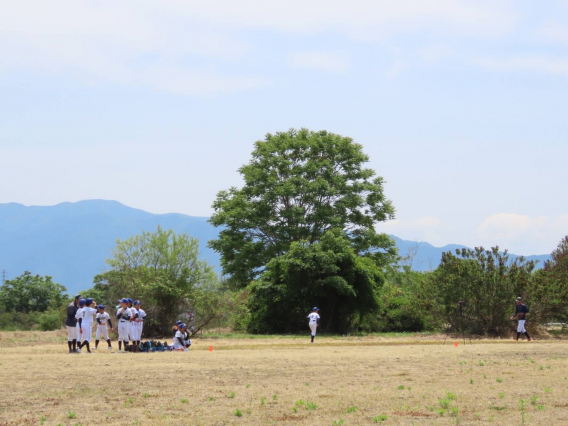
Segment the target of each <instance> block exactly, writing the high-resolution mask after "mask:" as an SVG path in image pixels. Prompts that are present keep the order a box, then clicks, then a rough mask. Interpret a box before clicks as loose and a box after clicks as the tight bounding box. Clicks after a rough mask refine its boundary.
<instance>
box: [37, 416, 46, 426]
mask: <svg viewBox="0 0 568 426" xmlns="http://www.w3.org/2000/svg"><path fill="white" fill-rule="evenodd" d="M46 420H47V417H45V416H41V417H40V418H39V424H40V425H42V424H43V422H45V421H46Z"/></svg>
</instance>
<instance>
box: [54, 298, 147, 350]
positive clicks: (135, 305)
mask: <svg viewBox="0 0 568 426" xmlns="http://www.w3.org/2000/svg"><path fill="white" fill-rule="evenodd" d="M118 302H119V303H120V306H119V308H118V310H117V312H116V319H117V320H118V326H117V328H118V352H129V351H132V350H133V351H134V352H137V351H139V350H140V339H141V337H142V328H143V327H144V319H145V318H146V312H144V310H143V309H141V303H140V301H139V300H136V301H133V300H132V299H130V298H128V299H121V300H119V301H118ZM94 322H96V323H97V332H96V335H95V347H94V348H93V349H98V346H99V341H100V338H101V337H103V338H104V340H106V342H107V344H108V348H107V349H108V350H112V344H111V342H110V338H109V335H108V331H109V328H110V330H114V328H113V326H112V320H111V318H110V315H109V314H108V312H106V311H105V306H104V305H97V304H96V302H95V301H94V300H93V299H91V298H90V297H88V298H86V299H83V298H82V297H81V295H80V294H78V295H76V296H75V299H74V300H73V302H71V303H70V304H69V306H68V307H67V319H66V320H65V325H66V326H67V345H68V346H69V353H81V352H82V351H81V350H82V349H83V348H84V347H86V348H87V352H88V353H92V352H91V345H90V344H91V337H92V325H93V323H94ZM130 342H132V343H130ZM122 344H124V350H123V349H122ZM129 345H130V346H132V348H129ZM129 349H132V350H129Z"/></svg>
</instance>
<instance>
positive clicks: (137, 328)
mask: <svg viewBox="0 0 568 426" xmlns="http://www.w3.org/2000/svg"><path fill="white" fill-rule="evenodd" d="M140 305H141V303H140V300H136V301H135V302H134V309H133V311H132V313H133V316H134V322H133V323H132V333H133V337H132V339H133V340H134V344H136V345H137V346H138V348H140V339H141V338H142V328H144V318H146V312H144V310H143V309H140Z"/></svg>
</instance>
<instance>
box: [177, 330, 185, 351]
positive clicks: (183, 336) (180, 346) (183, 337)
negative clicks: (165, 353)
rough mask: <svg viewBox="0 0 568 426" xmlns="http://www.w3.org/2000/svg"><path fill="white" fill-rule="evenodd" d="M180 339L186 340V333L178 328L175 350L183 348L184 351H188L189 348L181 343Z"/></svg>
mask: <svg viewBox="0 0 568 426" xmlns="http://www.w3.org/2000/svg"><path fill="white" fill-rule="evenodd" d="M179 339H181V340H182V341H184V340H185V334H184V333H182V332H181V331H179V330H178V331H176V334H175V336H174V350H176V351H177V350H178V349H183V350H184V351H187V348H186V347H185V346H183V345H182V344H181V343H180V341H179Z"/></svg>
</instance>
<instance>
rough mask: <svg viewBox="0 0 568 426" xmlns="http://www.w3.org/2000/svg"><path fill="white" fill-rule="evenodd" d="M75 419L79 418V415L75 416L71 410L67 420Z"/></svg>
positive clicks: (68, 412)
mask: <svg viewBox="0 0 568 426" xmlns="http://www.w3.org/2000/svg"><path fill="white" fill-rule="evenodd" d="M75 417H77V414H75V413H74V412H73V411H71V410H69V411H67V418H68V419H74V418H75Z"/></svg>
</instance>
